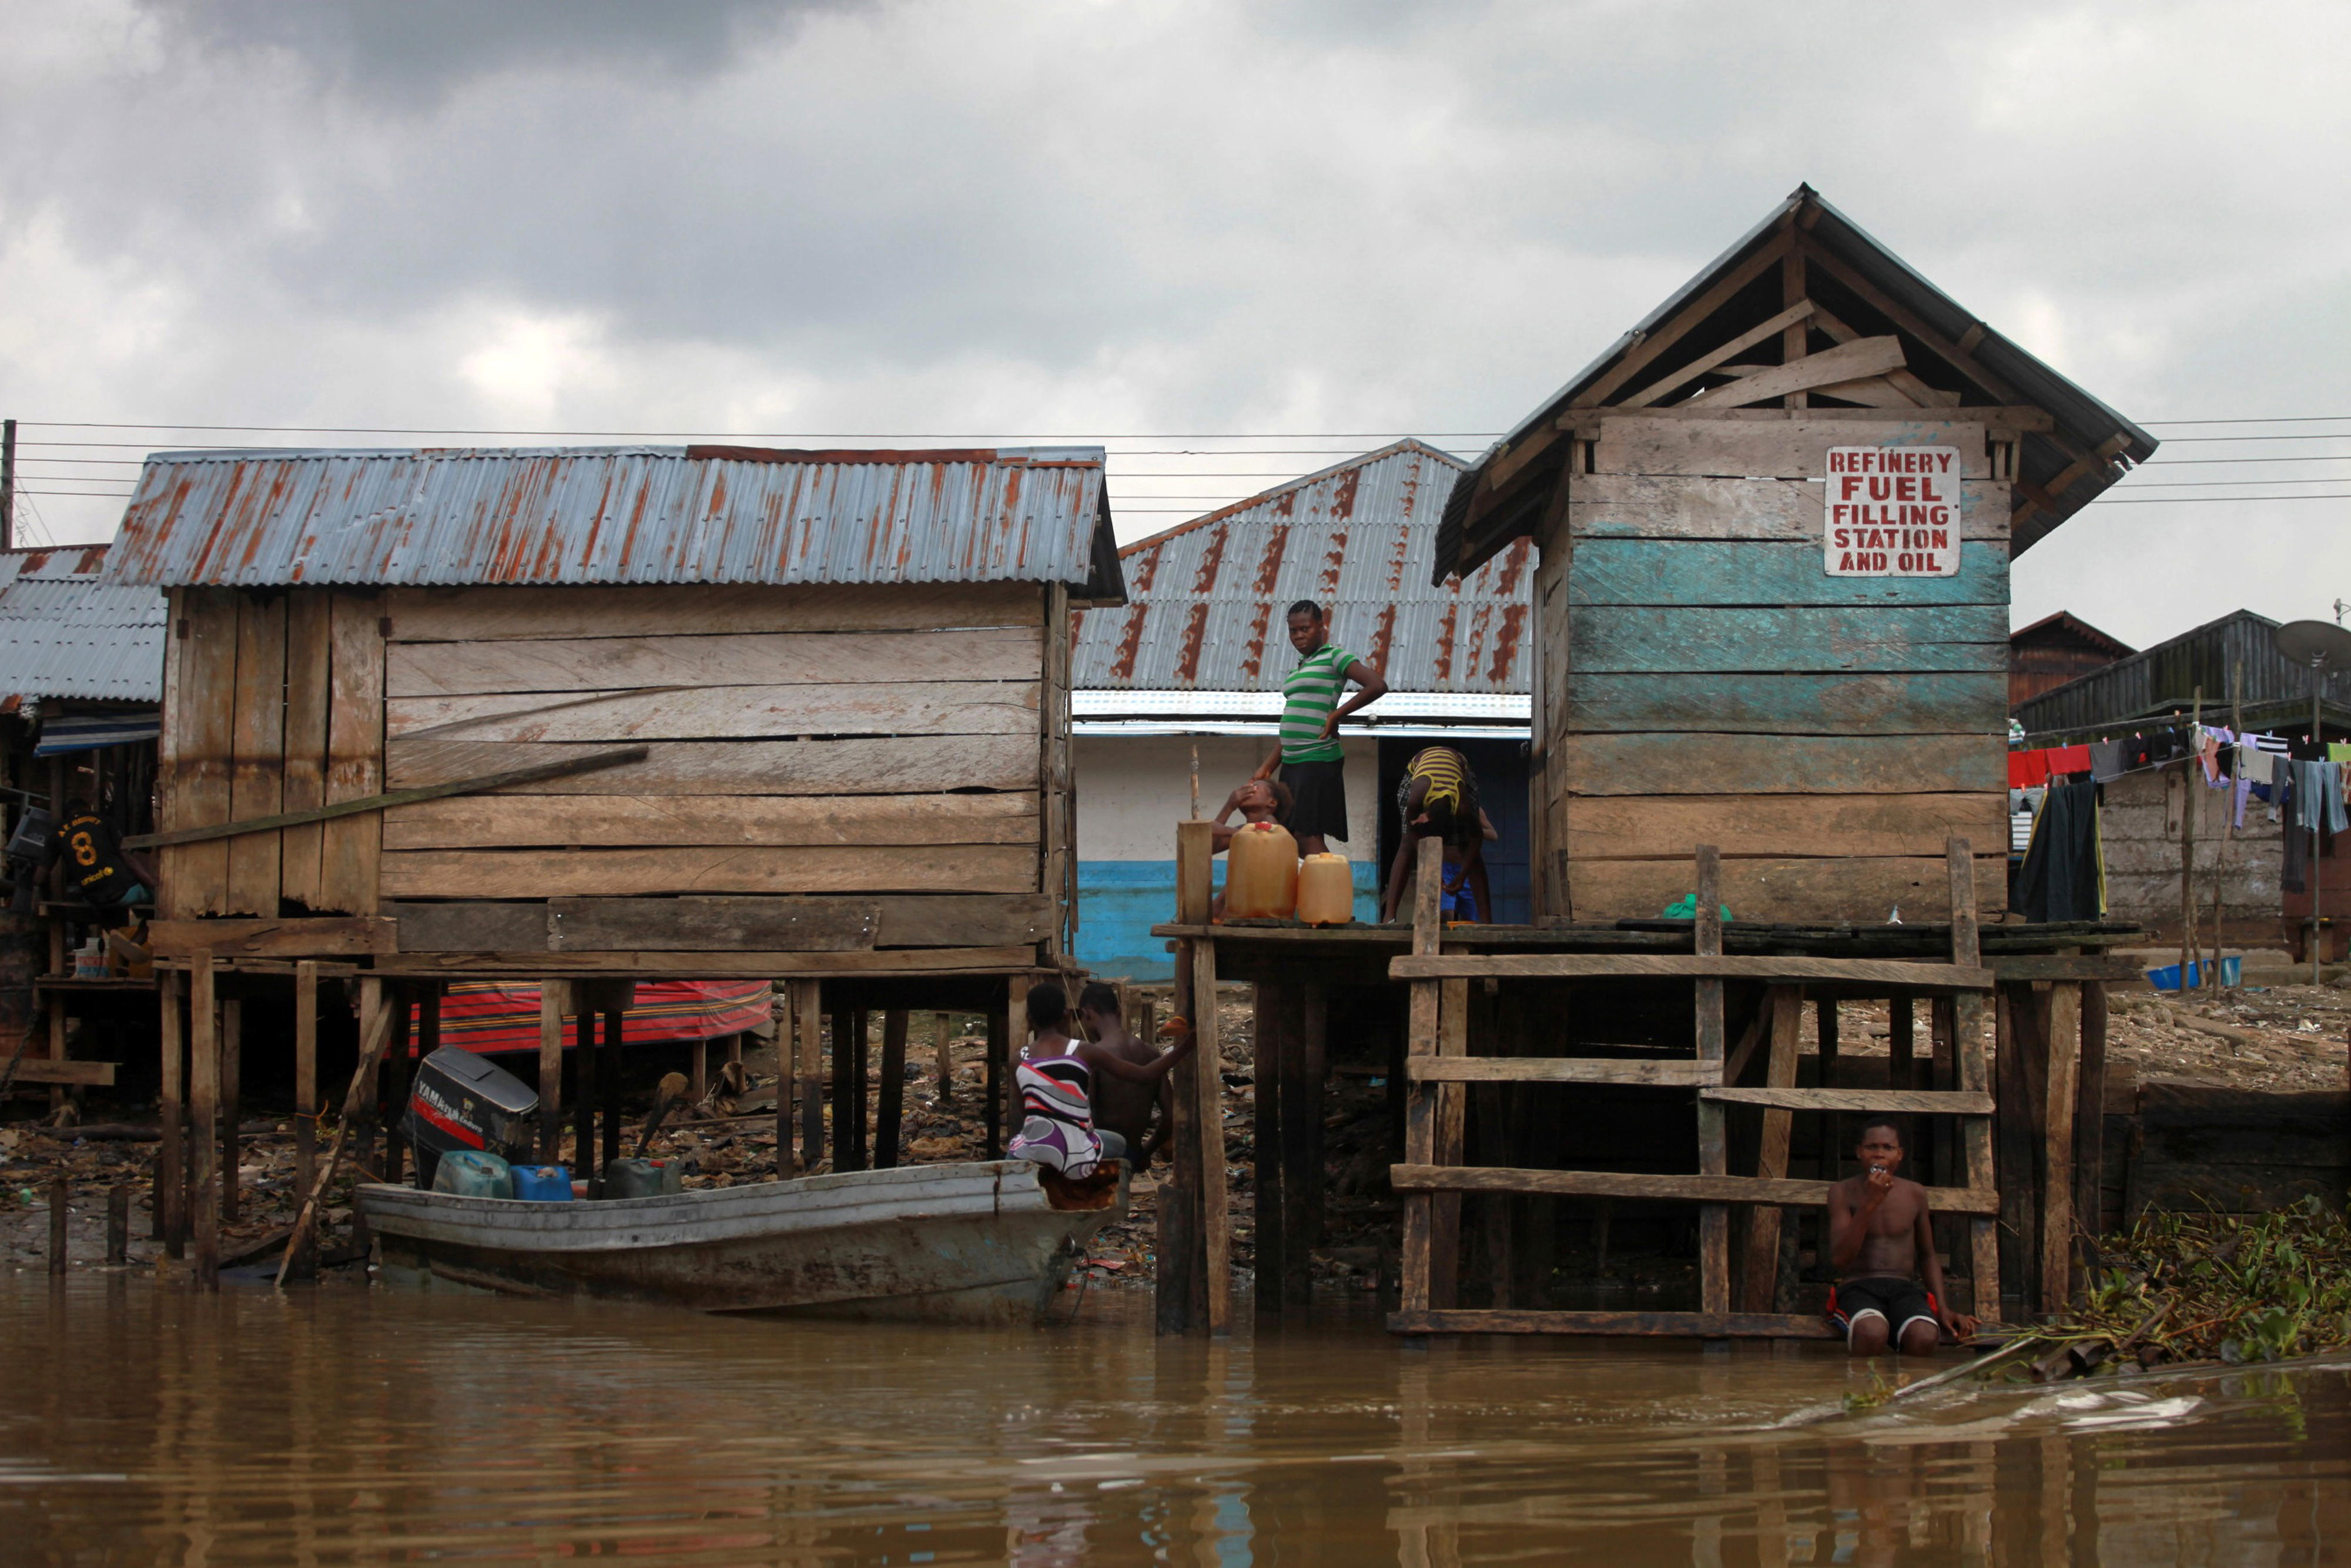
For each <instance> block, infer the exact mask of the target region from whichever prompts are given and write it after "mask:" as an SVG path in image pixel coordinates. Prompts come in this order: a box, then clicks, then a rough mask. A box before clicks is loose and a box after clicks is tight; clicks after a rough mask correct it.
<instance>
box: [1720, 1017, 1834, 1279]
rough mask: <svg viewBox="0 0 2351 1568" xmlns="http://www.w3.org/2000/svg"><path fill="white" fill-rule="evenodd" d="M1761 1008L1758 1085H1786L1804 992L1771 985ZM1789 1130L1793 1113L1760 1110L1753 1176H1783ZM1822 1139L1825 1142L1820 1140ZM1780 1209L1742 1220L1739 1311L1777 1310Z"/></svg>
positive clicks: (1791, 1081) (1798, 1044)
mask: <svg viewBox="0 0 2351 1568" xmlns="http://www.w3.org/2000/svg"><path fill="white" fill-rule="evenodd" d="M1763 1006H1764V1008H1765V1009H1767V1010H1768V1011H1769V1012H1770V1014H1771V1025H1770V1028H1771V1044H1770V1046H1769V1048H1768V1049H1769V1051H1770V1055H1769V1056H1768V1057H1766V1058H1765V1070H1764V1079H1763V1082H1764V1084H1765V1086H1766V1087H1768V1088H1772V1089H1792V1088H1794V1087H1795V1084H1796V1059H1797V1057H1798V1056H1799V1055H1800V1054H1801V1053H1802V1050H1803V1025H1804V993H1803V988H1802V987H1799V986H1773V987H1772V988H1771V990H1770V991H1769V992H1768V993H1766V995H1765V997H1764V1001H1763ZM1794 1131H1795V1113H1794V1112H1792V1111H1783V1110H1781V1109H1779V1108H1777V1107H1771V1108H1768V1109H1766V1110H1765V1111H1764V1113H1763V1142H1762V1145H1761V1149H1760V1150H1759V1152H1758V1153H1757V1155H1756V1160H1755V1174H1756V1175H1757V1176H1769V1177H1772V1178H1774V1179H1777V1178H1779V1177H1782V1176H1786V1175H1787V1174H1788V1146H1789V1144H1790V1141H1791V1139H1792V1135H1793V1134H1794ZM1823 1141H1825V1140H1823ZM1785 1224H1786V1210H1784V1209H1782V1208H1777V1207H1764V1206H1760V1205H1759V1206H1758V1207H1756V1208H1755V1209H1754V1211H1753V1212H1752V1213H1750V1215H1749V1216H1748V1218H1747V1263H1746V1269H1745V1270H1744V1277H1743V1281H1742V1283H1741V1287H1740V1294H1741V1297H1742V1299H1741V1301H1740V1311H1741V1312H1774V1311H1777V1310H1778V1308H1777V1304H1776V1303H1777V1299H1778V1296H1779V1293H1780V1252H1781V1247H1780V1238H1781V1231H1782V1227H1783V1226H1784V1225H1785Z"/></svg>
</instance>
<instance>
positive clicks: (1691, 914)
mask: <svg viewBox="0 0 2351 1568" xmlns="http://www.w3.org/2000/svg"><path fill="white" fill-rule="evenodd" d="M1715 907H1716V908H1718V909H1719V910H1721V911H1722V923H1723V924H1724V925H1729V924H1730V905H1729V904H1717V905H1715ZM1657 918H1658V919H1660V920H1696V919H1697V918H1698V894H1695V893H1686V894H1682V895H1681V897H1680V898H1678V899H1677V900H1676V901H1675V902H1673V903H1671V904H1667V905H1666V907H1665V910H1664V911H1663V913H1661V914H1660V915H1658V916H1657Z"/></svg>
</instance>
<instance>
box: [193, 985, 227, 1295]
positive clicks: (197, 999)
mask: <svg viewBox="0 0 2351 1568" xmlns="http://www.w3.org/2000/svg"><path fill="white" fill-rule="evenodd" d="M220 1070H221V1062H220V1005H219V1001H218V998H217V995H216V992H215V988H214V973H213V956H212V954H211V952H210V951H209V950H207V951H204V952H200V953H198V954H197V955H196V956H195V957H194V959H193V964H192V967H190V969H189V973H188V1123H189V1132H190V1134H191V1136H190V1138H189V1146H190V1147H191V1148H192V1149H193V1152H194V1155H195V1159H194V1162H193V1163H194V1169H193V1171H192V1172H191V1173H190V1180H189V1183H188V1186H189V1195H190V1197H192V1198H193V1208H194V1210H195V1212H194V1215H193V1219H194V1228H195V1242H196V1282H197V1283H198V1284H200V1285H203V1286H204V1288H205V1289H207V1290H211V1289H214V1288H217V1287H218V1286H219V1284H220V1227H221V1211H220V1184H219V1181H218V1179H217V1178H218V1176H219V1172H218V1171H217V1170H216V1169H215V1168H214V1167H215V1166H217V1164H218V1163H219V1158H220V1154H219V1151H220V1143H219V1136H220Z"/></svg>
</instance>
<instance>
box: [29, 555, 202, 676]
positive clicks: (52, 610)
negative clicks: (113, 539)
mask: <svg viewBox="0 0 2351 1568" xmlns="http://www.w3.org/2000/svg"><path fill="white" fill-rule="evenodd" d="M107 553H108V550H107V547H106V546H104V545H66V546H63V547H61V548H58V549H31V550H26V549H15V550H0V706H5V708H6V709H7V710H8V711H16V709H17V708H18V707H20V706H21V705H22V704H24V703H26V702H28V701H29V702H37V701H39V700H41V699H43V698H47V697H88V698H97V699H101V700H105V701H110V702H148V703H152V702H160V701H161V700H162V695H163V596H162V594H161V593H158V592H157V591H155V590H153V589H152V588H131V587H124V586H121V585H120V584H117V583H114V582H111V581H101V580H99V573H100V571H101V570H103V569H104V568H105V565H106V558H107Z"/></svg>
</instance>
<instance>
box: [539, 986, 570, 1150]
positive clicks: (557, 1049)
mask: <svg viewBox="0 0 2351 1568" xmlns="http://www.w3.org/2000/svg"><path fill="white" fill-rule="evenodd" d="M568 990H569V986H568V985H567V984H566V983H565V982H563V981H561V980H554V979H547V980H541V981H539V983H538V1162H539V1164H541V1165H547V1166H553V1165H561V1164H562V1163H563V1011H564V1003H565V1001H566V996H565V993H566V992H567V991H568Z"/></svg>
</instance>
